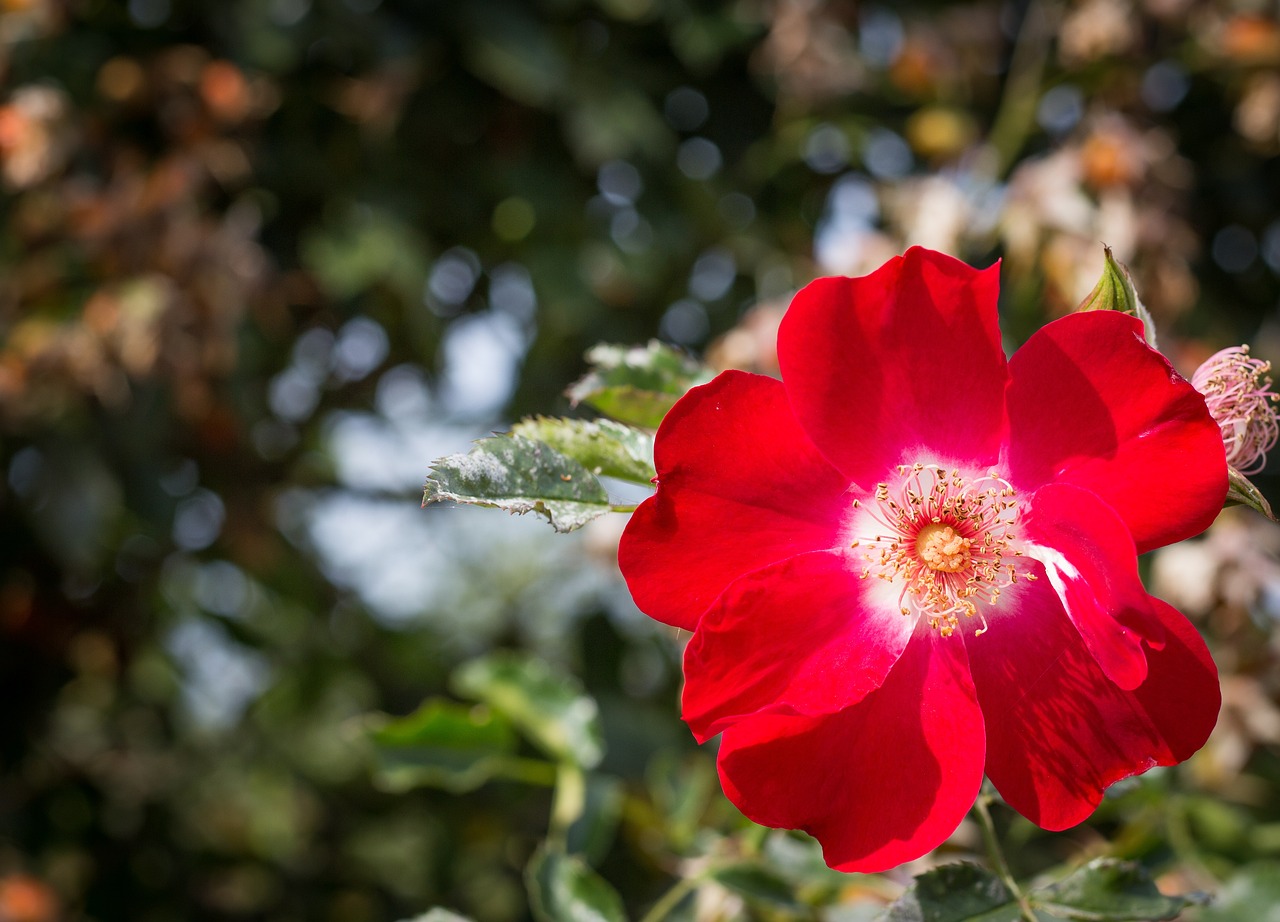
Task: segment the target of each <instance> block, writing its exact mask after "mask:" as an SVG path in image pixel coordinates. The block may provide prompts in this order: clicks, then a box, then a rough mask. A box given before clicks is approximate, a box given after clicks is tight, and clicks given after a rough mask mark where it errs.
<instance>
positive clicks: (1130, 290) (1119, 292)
mask: <svg viewBox="0 0 1280 922" xmlns="http://www.w3.org/2000/svg"><path fill="white" fill-rule="evenodd" d="M1102 254H1103V265H1102V277H1101V278H1099V279H1098V284H1097V285H1095V286H1093V291H1091V292H1089V293H1088V294H1087V295H1085V298H1084V300H1083V301H1081V302H1080V303H1079V304H1078V305H1076V310H1077V311H1120V312H1121V313H1122V314H1131V315H1133V316H1134V317H1137V318H1138V319H1139V320H1141V321H1142V330H1143V335H1144V336H1145V337H1146V340H1147V345H1148V346H1150V347H1151V348H1153V349H1154V348H1155V345H1156V328H1155V324H1154V323H1153V322H1152V320H1151V314H1150V313H1148V311H1147V309H1146V307H1144V306H1143V304H1142V301H1141V300H1140V299H1139V298H1138V293H1137V291H1136V290H1135V289H1134V287H1133V277H1132V276H1130V275H1129V269H1128V268H1127V267H1126V266H1125V265H1124V263H1122V262H1119V261H1117V260H1116V258H1115V257H1114V256H1112V255H1111V247H1109V246H1107V245H1106V244H1103V247H1102Z"/></svg>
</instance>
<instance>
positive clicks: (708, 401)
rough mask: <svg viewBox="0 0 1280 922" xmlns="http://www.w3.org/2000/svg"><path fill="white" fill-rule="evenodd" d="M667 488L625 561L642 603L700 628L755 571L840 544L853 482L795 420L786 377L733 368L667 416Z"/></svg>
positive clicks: (659, 615) (662, 471) (630, 537)
mask: <svg viewBox="0 0 1280 922" xmlns="http://www.w3.org/2000/svg"><path fill="white" fill-rule="evenodd" d="M654 455H655V458H654V460H655V463H656V467H657V471H658V490H657V493H655V494H654V495H653V496H652V497H650V498H649V499H647V500H645V502H644V503H642V504H641V506H640V508H639V509H637V510H636V512H635V513H634V514H633V515H632V517H631V521H630V523H628V525H627V529H626V531H625V532H624V533H623V536H622V541H621V544H620V545H619V548H618V565H619V566H620V567H621V569H622V574H623V576H624V577H626V580H627V586H628V588H629V589H630V590H631V594H632V597H633V598H634V599H635V602H636V605H638V606H639V607H640V610H641V611H643V612H645V613H646V614H648V615H649V616H650V617H653V618H656V619H658V620H659V621H663V622H665V623H667V624H671V625H674V626H676V627H681V628H685V629H686V630H693V629H694V628H695V627H696V626H697V623H698V619H699V617H701V615H702V613H703V612H704V611H705V610H706V609H707V606H709V605H710V604H711V603H712V602H714V601H715V600H716V597H717V596H719V595H720V593H721V592H722V591H724V588H725V587H726V586H728V585H729V583H731V582H733V580H735V579H737V578H738V577H739V576H742V575H743V574H745V573H750V572H751V571H753V570H756V569H759V568H760V567H763V566H768V565H769V564H773V563H777V562H778V561H781V560H785V559H787V558H788V557H793V556H795V555H796V554H800V553H805V552H807V551H813V550H818V549H821V548H829V547H832V546H834V545H835V544H836V543H838V540H839V535H838V529H839V525H840V520H841V516H842V515H843V514H844V512H845V509H846V507H847V502H846V501H845V500H844V498H843V494H844V491H845V489H846V488H847V487H848V479H847V478H845V477H843V476H842V475H841V474H840V473H839V472H838V471H836V470H835V468H833V467H832V466H831V465H830V464H829V463H827V461H826V460H825V459H824V458H823V457H822V455H820V454H819V453H818V451H817V450H816V449H815V448H814V447H813V445H812V444H811V443H810V441H809V439H808V437H807V436H806V435H805V434H804V432H803V431H802V430H801V429H800V427H799V425H798V424H797V423H796V420H795V417H794V416H793V415H792V413H791V407H790V404H789V403H788V402H787V397H786V392H785V391H784V389H783V387H782V384H781V382H779V381H777V380H776V379H773V378H767V377H764V376H763V375H752V374H746V373H744V372H738V371H729V372H725V373H724V374H722V375H720V376H719V377H717V378H716V379H715V380H714V381H712V382H710V383H709V384H704V385H702V386H701V387H695V388H694V389H693V390H691V391H690V392H689V393H688V394H686V395H685V397H683V398H682V399H681V400H680V401H679V402H678V403H677V404H676V405H675V407H674V408H673V409H672V410H671V412H670V413H668V414H667V416H666V418H665V419H664V420H663V422H662V426H661V427H660V428H659V429H658V435H657V439H656V443H655V449H654Z"/></svg>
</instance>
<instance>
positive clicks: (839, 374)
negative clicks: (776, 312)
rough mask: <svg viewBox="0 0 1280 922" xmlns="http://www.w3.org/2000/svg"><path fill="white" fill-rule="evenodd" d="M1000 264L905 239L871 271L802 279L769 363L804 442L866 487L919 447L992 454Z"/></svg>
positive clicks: (999, 379)
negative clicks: (975, 263)
mask: <svg viewBox="0 0 1280 922" xmlns="http://www.w3.org/2000/svg"><path fill="white" fill-rule="evenodd" d="M998 289H999V267H998V265H997V266H992V267H991V268H989V269H985V270H982V271H979V270H977V269H972V268H970V267H969V266H966V265H965V264H964V263H962V262H959V261H957V260H955V259H952V258H951V257H949V256H944V255H942V254H941V253H935V252H932V251H931V250H924V249H920V248H919V247H913V248H912V249H910V250H908V251H907V252H906V254H905V255H904V256H901V257H897V258H895V259H892V260H890V261H889V262H887V263H885V264H884V265H883V266H882V267H881V268H879V269H877V270H876V271H875V272H873V273H872V274H870V275H867V276H863V277H862V278H856V279H844V278H828V279H818V280H817V281H816V282H813V283H812V284H810V285H809V286H808V287H806V288H805V289H804V290H802V291H801V292H800V293H799V294H797V295H796V297H795V300H794V301H792V302H791V307H790V308H789V309H788V310H787V313H786V315H785V316H784V317H783V319H782V326H781V329H780V330H779V331H778V362H779V364H780V366H781V368H782V380H783V382H784V383H785V384H786V386H787V393H788V395H789V396H790V397H791V405H792V407H793V408H794V409H795V413H796V418H797V419H799V420H800V424H801V425H802V426H804V428H805V431H806V432H808V433H809V435H810V437H811V438H812V439H813V441H814V444H816V445H817V446H818V448H819V449H820V450H821V451H822V452H823V453H824V454H825V455H826V456H827V457H828V458H830V459H831V462H832V463H833V464H835V465H836V466H837V467H838V468H840V470H842V471H843V472H844V473H845V474H846V475H848V476H849V477H850V478H851V479H852V480H854V481H856V482H857V483H859V484H861V485H863V486H864V487H865V486H868V485H871V484H875V483H876V482H878V481H879V480H881V479H883V477H884V474H885V472H886V471H887V470H888V469H889V468H890V467H891V466H893V465H895V464H898V463H900V462H906V463H911V462H914V461H916V460H918V458H917V455H919V454H920V451H921V450H922V449H923V450H925V451H927V452H931V453H934V454H937V455H939V456H940V457H942V458H943V459H944V460H945V461H946V462H947V463H950V462H964V463H966V464H976V465H978V466H982V465H985V464H989V463H991V462H992V461H994V460H995V459H996V457H997V455H998V453H999V448H1000V441H1001V438H1002V435H1003V429H1004V389H1005V382H1006V381H1007V370H1006V368H1005V359H1004V352H1003V351H1002V350H1001V347H1000V331H999V329H998V327H997V324H996V297H997V294H998Z"/></svg>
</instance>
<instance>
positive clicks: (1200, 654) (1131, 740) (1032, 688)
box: [965, 584, 1221, 830]
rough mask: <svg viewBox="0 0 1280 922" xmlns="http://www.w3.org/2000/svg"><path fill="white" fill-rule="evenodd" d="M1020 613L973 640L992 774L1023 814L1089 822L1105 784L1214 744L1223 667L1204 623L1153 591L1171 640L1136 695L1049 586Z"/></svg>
mask: <svg viewBox="0 0 1280 922" xmlns="http://www.w3.org/2000/svg"><path fill="white" fill-rule="evenodd" d="M1011 601H1016V604H1017V605H1018V606H1019V608H1020V610H1019V613H1018V616H1017V617H1011V618H1005V619H1002V620H1001V621H1000V622H999V623H998V624H996V623H993V624H992V626H991V630H990V631H988V632H987V633H985V634H983V635H982V636H981V637H966V638H965V644H966V646H967V648H968V652H969V662H970V664H971V667H972V670H973V679H974V682H975V684H976V685H977V687H978V700H979V701H981V703H982V712H983V714H984V715H985V717H986V720H987V740H988V746H987V775H988V776H989V777H990V778H991V781H992V783H994V784H995V786H996V788H997V789H998V790H999V791H1000V793H1001V794H1002V795H1003V796H1004V799H1005V800H1006V801H1008V802H1009V805H1010V806H1012V807H1013V808H1014V809H1015V810H1017V811H1018V812H1019V813H1021V814H1022V815H1023V816H1025V817H1027V818H1028V819H1029V820H1031V821H1032V822H1034V823H1036V824H1038V825H1040V826H1043V827H1044V828H1045V829H1054V830H1057V829H1066V828H1067V827H1069V826H1074V825H1075V824H1076V823H1079V822H1082V821H1083V820H1084V819H1086V818H1087V817H1088V816H1089V814H1090V813H1092V812H1093V809H1094V807H1096V806H1097V805H1098V802H1099V801H1100V800H1101V799H1102V792H1103V790H1104V789H1105V788H1106V787H1107V786H1108V785H1110V784H1112V783H1114V782H1116V781H1119V780H1120V779H1121V778H1125V777H1128V776H1129V775H1134V774H1138V773H1140V772H1145V771H1146V770H1147V769H1149V768H1152V767H1154V766H1156V765H1174V764H1176V763H1178V762H1181V761H1182V760H1183V759H1186V758H1187V757H1188V756H1190V755H1191V754H1192V753H1193V752H1195V751H1196V750H1197V749H1199V748H1200V747H1201V746H1202V745H1204V741H1205V740H1206V739H1207V738H1208V736H1209V731H1210V730H1212V729H1213V725H1214V722H1215V721H1216V720H1217V716H1218V706H1219V704H1220V701H1221V697H1220V695H1219V691H1218V673H1217V669H1216V668H1215V667H1214V664H1213V660H1212V659H1211V658H1210V657H1209V651H1208V650H1207V649H1206V647H1205V645H1204V641H1203V640H1201V639H1200V635H1199V634H1198V633H1196V629H1195V628H1194V627H1192V625H1191V624H1190V623H1189V622H1188V621H1187V619H1186V618H1184V617H1182V615H1181V614H1179V613H1178V612H1177V611H1176V610H1174V609H1173V608H1171V607H1170V606H1169V605H1167V604H1166V603H1164V602H1162V601H1160V600H1159V599H1154V598H1153V599H1152V600H1151V606H1152V611H1153V613H1154V616H1155V617H1156V618H1157V620H1158V621H1159V622H1160V623H1161V625H1162V627H1163V629H1164V634H1165V643H1164V645H1163V647H1161V649H1159V650H1151V651H1149V652H1148V653H1147V661H1148V665H1149V673H1148V676H1147V680H1146V681H1145V682H1144V683H1143V684H1142V685H1140V686H1139V687H1138V688H1137V689H1135V690H1133V691H1123V690H1121V689H1120V688H1118V687H1116V685H1115V683H1114V682H1112V681H1110V680H1109V679H1108V678H1107V677H1106V675H1105V674H1104V673H1103V672H1102V669H1101V668H1100V667H1099V666H1098V664H1097V662H1096V660H1094V658H1093V657H1092V656H1091V655H1090V654H1089V651H1088V650H1086V649H1085V646H1084V642H1083V641H1082V640H1081V639H1080V635H1079V633H1078V632H1077V631H1076V630H1075V628H1073V627H1072V626H1071V623H1070V622H1069V621H1068V620H1067V618H1066V616H1065V615H1064V614H1063V612H1062V610H1061V607H1060V606H1059V605H1058V601H1057V597H1056V596H1055V595H1054V594H1053V593H1052V592H1051V591H1050V590H1049V587H1047V586H1044V585H1042V584H1035V585H1034V586H1029V587H1024V589H1023V592H1022V595H1021V597H1020V598H1018V599H1017V600H1011Z"/></svg>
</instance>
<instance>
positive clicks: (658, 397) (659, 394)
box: [566, 339, 714, 429]
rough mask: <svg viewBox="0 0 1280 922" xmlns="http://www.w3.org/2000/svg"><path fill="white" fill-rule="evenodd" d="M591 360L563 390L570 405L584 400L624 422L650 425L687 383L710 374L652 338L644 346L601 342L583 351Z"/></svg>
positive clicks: (701, 380)
mask: <svg viewBox="0 0 1280 922" xmlns="http://www.w3.org/2000/svg"><path fill="white" fill-rule="evenodd" d="M587 361H588V362H590V363H591V365H592V366H593V367H592V369H591V371H589V372H588V373H587V374H586V376H585V377H583V378H582V380H580V381H578V382H577V383H576V384H574V385H573V386H572V387H570V388H569V390H568V391H567V392H566V393H567V394H568V396H569V399H570V400H571V401H573V403H574V405H575V406H576V405H577V404H579V403H586V404H588V405H589V406H592V407H595V408H596V409H597V410H599V411H600V412H601V413H604V414H605V415H606V416H612V417H613V418H614V419H616V420H620V421H622V422H624V423H631V424H632V425H635V426H643V427H644V428H646V429H656V428H658V424H659V423H661V422H662V418H663V417H664V416H666V415H667V411H668V410H670V409H671V407H672V406H673V405H674V404H675V402H676V401H677V400H679V399H680V398H681V397H683V396H684V394H685V392H686V391H688V390H689V388H691V387H694V386H695V385H698V384H705V383H706V382H708V381H710V380H711V379H712V377H714V373H713V372H712V371H711V369H709V368H706V367H704V366H703V365H701V364H699V363H698V362H696V361H694V360H693V359H691V358H689V357H688V356H686V355H684V354H683V353H681V352H678V351H676V350H675V349H673V348H671V347H670V346H666V345H663V344H662V343H660V342H658V341H657V340H656V339H655V340H651V341H650V342H649V345H647V346H643V347H640V346H636V347H627V346H615V345H609V344H607V343H601V344H600V345H598V346H595V347H594V348H592V349H591V350H590V351H589V352H587Z"/></svg>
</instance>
